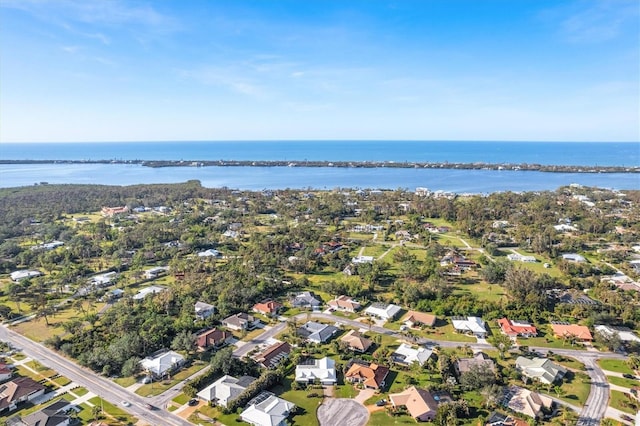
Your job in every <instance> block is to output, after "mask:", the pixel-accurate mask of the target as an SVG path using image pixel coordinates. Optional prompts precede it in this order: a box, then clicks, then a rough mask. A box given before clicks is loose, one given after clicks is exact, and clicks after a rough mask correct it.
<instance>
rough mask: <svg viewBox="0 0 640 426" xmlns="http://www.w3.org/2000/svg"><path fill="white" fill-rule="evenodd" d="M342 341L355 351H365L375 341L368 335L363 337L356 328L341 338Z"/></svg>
mask: <svg viewBox="0 0 640 426" xmlns="http://www.w3.org/2000/svg"><path fill="white" fill-rule="evenodd" d="M340 342H341V343H343V344H344V345H345V346H346V347H347V349H351V350H352V351H354V352H360V353H365V352H366V351H368V350H369V348H370V347H371V345H372V344H373V342H372V341H371V340H369V339H367V338H366V337H363V336H362V335H361V334H360V333H358V332H357V331H355V330H351V331H349V332H348V333H347V334H345V335H344V336H342V337H341V338H340Z"/></svg>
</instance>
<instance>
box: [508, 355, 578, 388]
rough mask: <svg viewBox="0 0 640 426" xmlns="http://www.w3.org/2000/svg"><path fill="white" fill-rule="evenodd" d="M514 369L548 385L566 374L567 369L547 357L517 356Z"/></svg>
mask: <svg viewBox="0 0 640 426" xmlns="http://www.w3.org/2000/svg"><path fill="white" fill-rule="evenodd" d="M516 369H517V370H518V371H520V372H521V373H522V375H523V376H526V377H529V378H530V379H534V380H537V381H539V382H540V383H544V384H545V385H550V384H552V383H553V382H555V381H556V380H560V379H562V378H563V377H564V375H565V374H567V369H566V368H564V367H562V366H561V365H558V364H556V363H554V362H553V361H551V360H550V359H548V358H532V359H529V358H525V357H522V356H519V357H518V358H517V359H516Z"/></svg>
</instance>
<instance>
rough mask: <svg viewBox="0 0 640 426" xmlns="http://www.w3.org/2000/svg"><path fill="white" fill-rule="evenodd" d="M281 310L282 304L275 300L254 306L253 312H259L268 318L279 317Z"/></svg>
mask: <svg viewBox="0 0 640 426" xmlns="http://www.w3.org/2000/svg"><path fill="white" fill-rule="evenodd" d="M280 309H282V303H279V302H276V301H274V300H265V301H263V302H260V303H256V304H255V305H253V312H258V313H260V314H263V315H266V316H268V317H272V316H275V315H278V312H279V311H280Z"/></svg>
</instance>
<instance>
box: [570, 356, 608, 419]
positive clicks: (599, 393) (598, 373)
mask: <svg viewBox="0 0 640 426" xmlns="http://www.w3.org/2000/svg"><path fill="white" fill-rule="evenodd" d="M581 360H582V361H583V362H584V364H585V366H586V367H587V373H588V374H589V377H590V378H591V392H590V393H589V397H588V398H587V402H586V403H585V404H584V408H583V409H582V411H581V412H580V416H579V417H578V422H577V423H576V425H577V426H597V425H599V424H600V421H601V420H602V419H603V418H604V415H605V413H606V411H607V406H608V405H609V384H608V383H607V377H606V376H605V374H604V372H603V371H602V369H601V368H600V367H599V366H598V364H597V363H596V359H595V358H593V357H588V358H587V357H583V358H582V359H581Z"/></svg>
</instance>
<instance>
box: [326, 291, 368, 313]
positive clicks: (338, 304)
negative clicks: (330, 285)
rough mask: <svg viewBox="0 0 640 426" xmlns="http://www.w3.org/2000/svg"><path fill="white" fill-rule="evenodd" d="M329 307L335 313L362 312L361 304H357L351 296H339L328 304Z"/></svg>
mask: <svg viewBox="0 0 640 426" xmlns="http://www.w3.org/2000/svg"><path fill="white" fill-rule="evenodd" d="M327 305H329V307H330V308H331V309H333V310H335V311H344V312H356V311H358V310H360V308H361V305H360V302H357V301H355V300H353V299H352V298H350V297H349V296H345V295H342V296H339V297H336V298H335V299H333V300H330V301H329V303H327Z"/></svg>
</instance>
